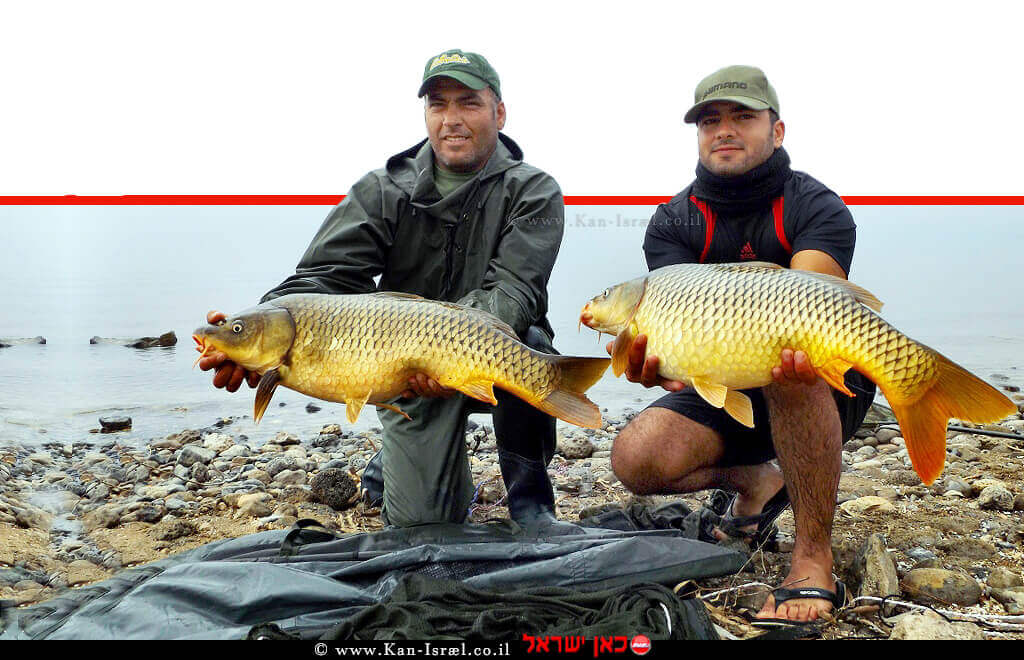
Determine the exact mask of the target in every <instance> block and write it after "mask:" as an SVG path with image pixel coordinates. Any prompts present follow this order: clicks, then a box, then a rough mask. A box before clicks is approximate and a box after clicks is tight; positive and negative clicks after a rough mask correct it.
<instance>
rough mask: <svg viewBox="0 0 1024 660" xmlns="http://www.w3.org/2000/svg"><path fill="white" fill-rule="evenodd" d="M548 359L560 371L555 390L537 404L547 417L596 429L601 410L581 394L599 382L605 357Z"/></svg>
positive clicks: (606, 363)
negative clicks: (560, 374) (560, 375)
mask: <svg viewBox="0 0 1024 660" xmlns="http://www.w3.org/2000/svg"><path fill="white" fill-rule="evenodd" d="M550 358H551V359H552V360H553V361H554V362H555V363H556V364H557V365H558V367H559V369H561V373H562V377H561V379H560V380H559V382H558V387H557V389H555V391H554V392H552V393H551V394H549V395H548V396H547V397H546V398H545V399H544V400H543V401H541V402H540V403H538V404H536V405H537V407H538V408H540V409H541V410H543V411H544V412H546V413H547V414H549V415H551V416H553V417H557V418H559V419H562V420H565V421H566V422H569V423H570V424H575V425H577V426H582V427H584V428H590V429H596V428H600V426H601V411H600V409H599V408H598V407H597V405H596V404H595V403H594V402H593V401H591V400H590V399H588V398H587V397H586V395H584V394H583V393H584V392H586V391H587V390H588V389H590V388H591V386H593V384H594V383H596V382H597V381H599V380H600V379H601V376H603V375H604V372H605V370H606V369H608V363H609V362H611V360H609V359H608V358H582V357H568V356H563V355H552V356H550Z"/></svg>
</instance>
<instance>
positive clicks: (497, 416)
mask: <svg viewBox="0 0 1024 660" xmlns="http://www.w3.org/2000/svg"><path fill="white" fill-rule="evenodd" d="M418 96H420V97H422V98H423V99H424V119H425V122H426V127H427V139H425V140H423V141H422V142H420V143H419V144H416V145H415V146H413V147H411V148H409V149H407V150H405V151H403V152H401V153H399V154H397V155H395V156H392V157H391V158H390V159H388V161H387V164H386V166H385V167H383V168H381V169H378V170H374V171H373V172H370V173H369V174H367V175H366V176H364V177H363V178H362V179H360V180H359V181H357V182H356V184H355V185H354V186H353V187H352V189H351V190H350V191H349V192H348V194H347V195H346V197H345V199H344V200H343V201H342V202H341V203H340V204H339V205H338V206H337V207H335V208H334V210H333V211H332V212H331V213H330V215H328V216H327V219H326V220H325V221H324V223H323V225H322V226H321V227H320V231H319V232H318V233H317V235H316V236H315V237H314V238H313V241H312V243H311V244H310V246H309V248H308V249H307V250H306V253H305V254H304V255H303V256H302V259H301V260H300V261H299V264H298V266H297V267H296V269H295V274H294V275H291V276H290V277H288V278H287V279H286V280H285V281H284V282H282V283H281V284H280V285H279V286H277V287H276V288H274V289H273V290H271V291H270V292H269V293H267V294H266V296H264V297H263V300H262V301H261V302H263V301H266V300H270V299H272V298H276V297H279V296H283V295H286V294H291V293H335V294H350V293H368V292H372V291H398V292H405V293H411V294H416V295H420V296H423V297H425V298H431V299H435V300H447V301H452V302H456V303H458V304H461V305H467V306H469V307H474V308H477V309H482V310H485V311H487V312H490V313H491V314H494V315H495V316H497V317H498V318H500V319H501V320H503V321H505V322H506V323H508V324H509V325H510V326H512V328H513V329H514V330H515V331H516V333H517V334H518V335H519V337H520V339H521V340H522V341H523V342H524V343H526V344H527V345H529V346H531V347H532V348H534V349H536V350H540V351H544V352H548V353H553V352H555V351H554V348H553V347H552V345H551V338H552V337H553V335H554V332H553V331H552V329H551V325H550V324H549V323H548V320H547V308H548V296H547V283H548V278H549V276H550V274H551V268H552V266H553V265H554V262H555V257H556V255H557V254H558V248H559V245H560V243H561V239H562V229H563V216H564V208H563V201H562V192H561V190H560V189H559V187H558V184H557V183H555V180H554V179H553V178H551V177H550V176H549V175H547V174H545V173H544V172H542V171H540V170H539V169H537V168H535V167H532V166H530V165H527V164H526V163H524V162H523V153H522V151H521V150H520V148H519V146H518V145H517V144H516V143H515V142H513V141H512V140H511V139H510V138H509V137H507V136H506V135H504V134H502V133H500V131H501V129H502V128H503V127H504V125H505V104H504V102H503V101H502V98H501V84H500V81H499V79H498V74H497V73H496V72H495V70H494V68H493V67H491V65H490V64H489V63H488V62H487V60H486V59H485V58H484V57H483V56H481V55H479V54H477V53H470V52H463V51H461V50H448V51H445V52H443V53H440V54H438V55H437V56H435V57H431V58H430V59H429V60H427V63H426V66H425V67H424V71H423V78H422V83H421V85H420V88H419V92H418ZM377 276H380V281H379V283H377V284H375V283H374V278H375V277H377ZM221 318H223V315H222V314H220V313H219V312H211V314H210V315H209V316H208V320H209V321H210V322H211V323H216V322H217V321H218V320H220V319H221ZM200 366H201V367H202V368H203V369H211V368H216V369H217V373H216V374H215V376H214V381H213V382H214V385H215V386H216V387H225V386H226V387H227V389H228V390H229V391H235V390H237V389H238V387H239V386H240V385H241V382H242V380H247V381H248V382H249V384H250V386H254V385H255V383H256V382H257V380H258V376H255V375H254V374H248V373H246V372H245V370H243V369H242V368H241V367H239V366H237V365H235V364H233V363H231V362H229V361H226V356H224V355H223V354H214V355H212V356H210V357H207V358H204V359H203V360H201V361H200ZM495 393H496V397H497V400H498V405H497V406H489V405H487V406H484V407H483V408H481V407H480V404H478V403H476V402H475V401H473V400H472V399H469V398H468V397H465V396H464V395H462V394H460V393H457V392H455V391H454V390H449V389H446V388H443V387H441V386H440V385H439V384H438V383H437V382H435V381H434V380H432V379H430V378H428V377H427V376H425V375H424V374H417V375H416V376H415V377H413V378H411V379H410V381H409V389H408V390H407V391H406V392H405V393H404V395H403V396H404V397H406V398H407V399H409V400H408V401H406V402H403V403H402V404H401V408H402V409H403V410H404V411H405V412H406V413H408V415H409V417H411V420H410V419H406V418H405V417H403V416H401V415H399V414H398V413H395V412H392V411H391V410H385V409H380V410H379V415H380V420H381V423H382V424H383V427H384V433H383V436H384V437H383V443H382V444H383V446H382V449H381V451H380V453H378V454H377V455H376V456H375V457H374V458H373V459H372V460H371V461H370V463H369V465H368V466H367V468H366V470H365V472H364V475H363V486H364V488H365V489H366V492H367V495H368V497H369V499H370V500H371V501H374V502H377V501H382V502H383V509H382V515H383V517H384V518H385V520H386V521H387V522H389V523H390V524H392V525H396V526H409V525H416V524H422V523H433V522H462V521H463V520H465V518H466V515H467V508H468V507H469V506H470V504H471V501H472V499H473V494H474V487H473V475H472V473H471V472H470V468H469V461H468V458H467V455H466V444H465V433H466V417H467V415H468V414H469V413H471V412H491V413H493V415H494V431H495V437H496V440H497V448H498V464H499V466H500V469H501V473H502V477H503V478H504V480H505V485H506V488H507V491H508V500H507V503H508V507H509V513H510V515H511V517H512V519H513V520H516V521H517V522H519V523H520V524H522V525H527V526H549V525H550V523H552V522H554V520H555V515H554V495H553V491H552V488H551V482H550V480H549V478H548V473H547V464H548V463H549V462H550V461H551V458H552V456H553V454H554V449H555V420H554V418H552V417H550V416H548V415H546V414H544V413H542V412H540V411H538V410H536V409H535V408H533V407H532V406H530V405H528V404H526V403H524V402H523V401H521V400H520V399H518V398H516V397H514V396H512V395H510V394H506V393H505V392H503V391H501V390H496V392H495Z"/></svg>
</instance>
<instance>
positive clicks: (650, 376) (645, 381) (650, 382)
mask: <svg viewBox="0 0 1024 660" xmlns="http://www.w3.org/2000/svg"><path fill="white" fill-rule="evenodd" d="M640 383H641V384H642V385H643V386H644V387H654V386H655V385H657V384H658V356H656V355H652V356H650V357H649V358H647V359H646V360H645V361H644V362H643V371H642V372H641V374H640Z"/></svg>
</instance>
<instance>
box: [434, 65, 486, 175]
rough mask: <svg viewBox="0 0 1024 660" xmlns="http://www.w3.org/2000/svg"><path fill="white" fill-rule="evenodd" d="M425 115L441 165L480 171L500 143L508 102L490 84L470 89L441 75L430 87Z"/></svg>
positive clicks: (452, 170)
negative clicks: (498, 95) (500, 99)
mask: <svg viewBox="0 0 1024 660" xmlns="http://www.w3.org/2000/svg"><path fill="white" fill-rule="evenodd" d="M423 116H424V119H425V120H426V124H427V136H428V137H429V138H430V146H431V147H433V148H434V157H435V158H437V162H438V164H439V165H440V166H441V167H442V168H444V169H446V170H448V171H450V172H476V171H477V170H479V169H480V168H482V167H483V166H484V165H485V164H487V159H488V158H490V157H491V154H492V153H494V149H495V147H497V145H498V131H500V130H501V129H502V128H504V126H505V104H504V103H502V102H501V101H498V99H497V97H496V96H495V95H494V92H492V91H491V89H490V88H489V87H486V88H484V89H480V90H476V89H470V88H469V87H466V86H465V85H463V84H462V83H460V82H458V81H457V80H454V79H452V78H437V79H435V80H434V82H433V83H432V84H431V85H430V87H429V88H428V89H427V93H426V100H425V107H424V110H423Z"/></svg>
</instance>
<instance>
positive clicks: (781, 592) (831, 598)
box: [750, 578, 846, 628]
mask: <svg viewBox="0 0 1024 660" xmlns="http://www.w3.org/2000/svg"><path fill="white" fill-rule="evenodd" d="M834 579H835V582H836V590H835V591H829V590H828V589H820V588H818V587H804V588H801V589H786V588H784V587H779V588H778V589H773V590H772V598H774V599H775V607H776V608H778V607H779V605H780V604H781V603H784V602H786V601H787V600H796V599H798V598H820V599H821V600H827V601H828V602H830V603H832V614H833V615H834V614H835V613H836V612H838V611H839V610H841V609H842V608H843V607H844V606H845V605H846V585H845V584H843V582H842V580H840V579H838V578H834ZM750 624H751V625H752V626H754V627H756V628H789V627H793V626H802V627H807V626H811V625H815V624H820V622H817V621H793V620H791V619H774V618H772V619H758V618H753V619H751V620H750Z"/></svg>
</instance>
